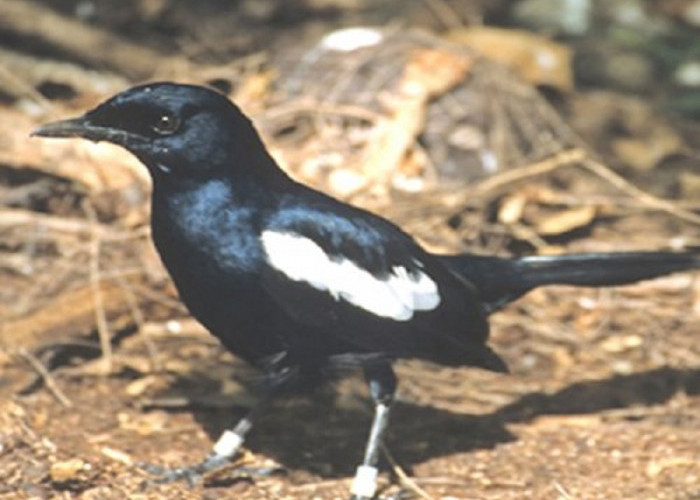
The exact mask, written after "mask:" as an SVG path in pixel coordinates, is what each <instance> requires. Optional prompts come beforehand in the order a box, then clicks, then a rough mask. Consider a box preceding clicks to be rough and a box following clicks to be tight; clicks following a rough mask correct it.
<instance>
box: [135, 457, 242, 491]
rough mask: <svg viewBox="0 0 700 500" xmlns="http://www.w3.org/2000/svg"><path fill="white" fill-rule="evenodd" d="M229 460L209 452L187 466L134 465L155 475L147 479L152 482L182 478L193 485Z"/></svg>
mask: <svg viewBox="0 0 700 500" xmlns="http://www.w3.org/2000/svg"><path fill="white" fill-rule="evenodd" d="M229 460H230V457H227V456H223V455H217V454H216V453H211V454H210V455H209V456H207V458H205V459H204V460H202V461H201V462H199V463H198V464H194V465H190V466H187V467H174V468H170V467H163V466H161V465H154V464H148V463H144V462H139V463H137V464H136V465H137V466H138V467H139V468H140V469H142V470H144V471H146V472H148V473H149V474H151V475H153V476H156V477H155V478H154V479H152V480H151V481H149V482H152V483H154V484H166V483H173V482H175V481H182V480H184V481H186V482H187V484H188V485H189V486H195V485H196V484H197V483H199V482H200V481H202V478H203V477H204V475H205V474H207V473H208V472H211V471H214V470H216V469H220V468H221V467H223V466H224V465H226V464H227V463H229Z"/></svg>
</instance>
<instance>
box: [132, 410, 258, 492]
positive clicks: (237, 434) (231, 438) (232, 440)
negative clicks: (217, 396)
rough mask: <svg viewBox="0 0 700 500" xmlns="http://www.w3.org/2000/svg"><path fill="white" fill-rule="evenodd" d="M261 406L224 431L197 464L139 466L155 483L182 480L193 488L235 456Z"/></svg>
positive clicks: (141, 464)
mask: <svg viewBox="0 0 700 500" xmlns="http://www.w3.org/2000/svg"><path fill="white" fill-rule="evenodd" d="M263 406H264V405H263V404H259V405H258V406H256V407H255V408H253V409H252V410H251V411H250V412H249V413H248V414H247V415H246V416H245V417H243V418H242V419H241V420H239V421H238V423H237V424H236V426H235V427H234V428H233V429H226V430H225V431H224V432H223V433H222V434H221V437H219V439H218V440H217V441H216V443H214V446H213V447H212V451H211V452H210V453H209V455H208V456H207V457H206V458H205V459H204V460H202V461H201V462H199V463H198V464H194V465H191V466H188V467H178V468H167V467H161V466H159V465H151V464H143V463H140V464H139V466H140V467H141V468H142V469H144V470H145V471H147V472H149V473H151V474H154V475H156V476H159V477H158V479H156V480H155V481H154V482H156V483H170V482H173V481H179V480H181V479H184V480H185V481H187V483H188V484H189V485H190V486H193V485H194V484H196V483H197V482H198V481H199V480H200V479H201V478H202V476H203V475H204V474H206V473H207V472H210V471H212V470H215V469H218V468H220V467H222V466H223V465H225V464H226V463H228V462H229V461H230V460H231V459H232V458H233V457H235V456H236V454H237V453H238V451H239V450H240V449H241V446H243V442H244V441H245V436H246V434H247V433H248V431H249V430H250V429H251V428H252V427H253V421H254V419H255V417H256V416H257V414H258V413H259V412H260V410H261V409H262V407H263Z"/></svg>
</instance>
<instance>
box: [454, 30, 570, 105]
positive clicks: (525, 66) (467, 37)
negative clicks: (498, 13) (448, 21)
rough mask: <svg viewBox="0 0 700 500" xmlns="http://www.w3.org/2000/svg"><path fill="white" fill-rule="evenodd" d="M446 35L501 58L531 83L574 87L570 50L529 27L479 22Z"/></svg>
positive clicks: (565, 88) (487, 54)
mask: <svg viewBox="0 0 700 500" xmlns="http://www.w3.org/2000/svg"><path fill="white" fill-rule="evenodd" d="M448 38H449V39H450V40H452V41H454V42H457V43H461V44H463V45H466V46H467V47H470V48H472V49H474V50H476V51H477V52H479V53H480V54H482V55H484V56H485V57H487V58H489V59H492V60H494V61H497V62H500V63H502V64H504V65H506V66H508V67H510V68H512V69H513V70H515V71H516V72H517V73H518V74H519V75H520V77H522V78H523V79H524V80H525V81H527V82H529V83H531V84H533V85H548V86H551V87H554V88H556V89H559V90H561V91H564V92H567V91H570V90H572V89H573V87H574V84H573V73H572V69H571V68H572V65H571V61H572V56H571V50H570V49H569V48H568V47H566V46H564V45H561V44H559V43H556V42H553V41H551V40H548V39H547V38H544V37H541V36H539V35H535V34H533V33H531V32H529V31H524V30H515V29H503V28H493V27H490V26H478V27H473V28H466V29H459V30H454V31H452V32H450V33H449V35H448Z"/></svg>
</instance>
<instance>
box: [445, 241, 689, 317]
mask: <svg viewBox="0 0 700 500" xmlns="http://www.w3.org/2000/svg"><path fill="white" fill-rule="evenodd" d="M444 259H445V263H446V264H447V265H448V267H449V268H450V269H451V270H452V271H453V272H456V273H457V274H459V275H460V276H462V277H464V278H466V279H467V280H469V281H470V282H472V283H473V284H474V286H475V287H476V289H477V290H478V292H479V295H480V297H481V299H482V301H483V303H484V306H485V307H486V310H487V311H488V312H491V311H494V310H496V309H499V308H501V307H503V306H504V305H506V304H507V303H509V302H511V301H513V300H515V299H517V298H518V297H520V296H522V295H523V294H525V293H527V292H529V291H530V290H532V289H533V288H536V287H538V286H542V285H554V284H561V285H575V286H590V287H598V286H611V285H624V284H628V283H634V282H636V281H641V280H645V279H650V278H656V277H658V276H663V275H665V274H670V273H673V272H677V271H684V270H689V269H700V250H691V251H687V252H619V253H586V254H572V255H561V256H534V257H522V258H517V259H502V258H498V257H487V256H480V255H471V254H466V255H454V256H445V257H444Z"/></svg>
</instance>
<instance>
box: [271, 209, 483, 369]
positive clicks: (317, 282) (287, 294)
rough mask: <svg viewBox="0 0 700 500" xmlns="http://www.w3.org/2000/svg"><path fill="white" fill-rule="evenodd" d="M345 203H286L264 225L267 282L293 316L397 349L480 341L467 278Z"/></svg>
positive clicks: (362, 342) (365, 343) (357, 340)
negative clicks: (316, 206)
mask: <svg viewBox="0 0 700 500" xmlns="http://www.w3.org/2000/svg"><path fill="white" fill-rule="evenodd" d="M343 208H344V210H343V213H336V212H334V211H324V210H313V209H309V208H308V207H304V208H298V209H286V210H284V211H282V212H281V215H279V216H277V217H275V218H273V219H272V220H270V221H269V222H268V224H266V227H265V228H264V229H263V230H262V232H261V236H260V239H261V244H262V248H263V250H264V254H265V269H264V270H263V273H262V274H263V279H262V282H263V286H264V288H265V290H266V292H267V293H268V294H269V295H270V296H271V297H272V298H273V299H274V300H275V301H276V302H277V303H278V305H280V306H281V307H282V308H283V309H284V310H285V312H286V313H287V314H288V316H290V318H291V319H292V320H293V321H295V322H297V323H299V324H301V325H307V326H308V327H311V328H315V329H321V330H324V331H326V332H328V333H329V334H331V335H335V336H336V337H340V338H342V339H343V340H344V341H346V342H347V343H349V344H351V345H357V346H358V347H361V348H363V349H367V350H372V351H374V350H377V351H381V352H387V353H389V354H396V355H403V352H404V351H406V352H411V351H415V350H417V349H424V350H425V353H426V357H434V356H428V354H429V351H430V350H431V349H432V348H431V347H429V346H428V344H431V345H432V344H435V346H433V347H434V348H435V349H436V350H440V347H441V346H439V345H438V344H439V343H440V341H441V340H442V341H443V342H444V341H448V343H449V340H450V339H451V340H452V341H453V342H456V343H458V344H460V345H462V344H470V345H474V344H483V342H484V341H485V340H486V335H487V327H486V322H485V319H484V318H483V314H482V310H481V305H480V303H479V302H478V300H477V299H476V295H475V292H474V290H473V288H472V287H471V285H470V284H469V283H468V282H465V281H463V280H461V279H460V278H459V277H457V276H456V275H454V274H452V273H451V272H450V271H449V270H447V268H445V267H443V265H442V264H441V263H440V262H439V261H438V260H437V259H435V258H434V257H432V256H431V255H430V254H427V253H425V252H424V251H423V250H422V249H421V248H420V247H419V246H418V245H417V244H416V243H415V242H414V241H413V239H412V238H410V237H409V236H407V235H406V234H405V233H403V232H401V231H400V230H399V229H398V228H397V227H395V226H393V225H392V224H391V223H389V222H387V221H385V220H383V219H380V218H378V217H375V216H371V215H370V214H368V213H366V212H363V211H359V210H358V211H355V210H348V211H346V210H345V207H343ZM436 343H437V344H436ZM443 347H444V346H443ZM414 355H416V356H418V357H422V356H419V354H418V353H415V354H414Z"/></svg>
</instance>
